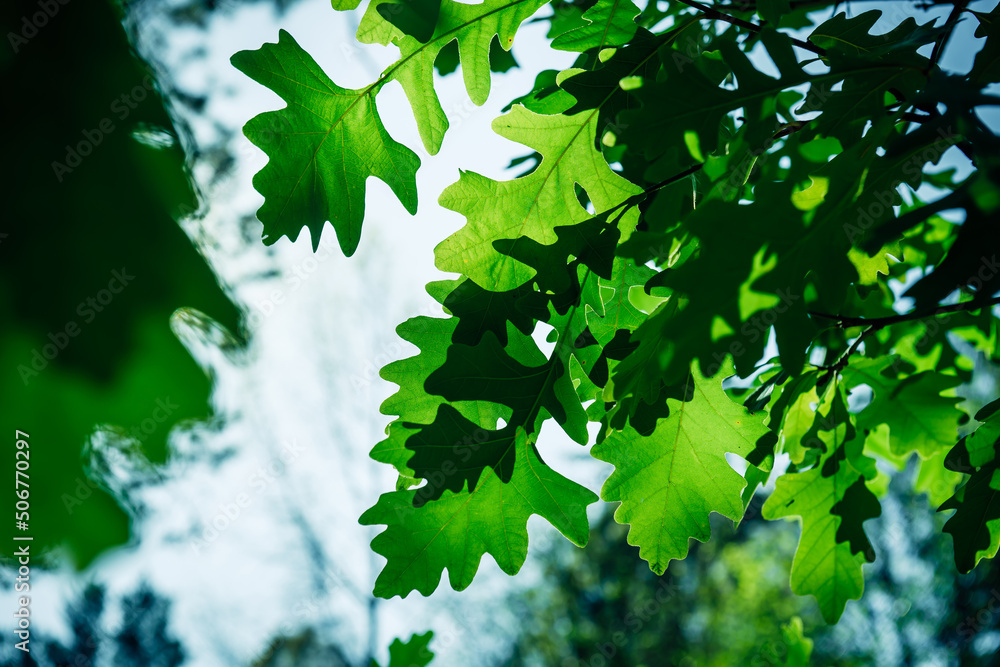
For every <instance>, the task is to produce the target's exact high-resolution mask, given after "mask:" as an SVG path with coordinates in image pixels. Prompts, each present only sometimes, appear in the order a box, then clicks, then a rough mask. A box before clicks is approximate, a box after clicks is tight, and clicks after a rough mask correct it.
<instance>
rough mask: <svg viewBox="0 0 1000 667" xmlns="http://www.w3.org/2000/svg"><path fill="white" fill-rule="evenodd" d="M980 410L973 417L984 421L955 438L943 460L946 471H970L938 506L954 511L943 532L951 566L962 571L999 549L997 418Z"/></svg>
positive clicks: (999, 438)
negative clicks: (948, 539) (949, 542)
mask: <svg viewBox="0 0 1000 667" xmlns="http://www.w3.org/2000/svg"><path fill="white" fill-rule="evenodd" d="M988 407H990V406H988ZM984 411H985V409H984ZM984 411H981V412H980V414H979V415H977V419H978V418H979V417H980V416H982V417H984V418H985V420H986V422H985V423H984V424H982V425H981V426H980V427H979V428H978V429H977V430H976V431H974V432H973V433H972V435H970V436H967V437H965V438H962V439H961V440H959V442H958V444H957V445H955V447H954V448H953V449H952V450H951V452H949V453H948V459H947V461H946V462H945V466H946V467H947V468H948V469H949V470H953V471H955V472H962V473H971V476H970V477H969V480H968V481H967V482H966V483H965V484H964V485H962V486H961V487H960V488H959V489H958V490H957V491H955V495H953V496H952V497H951V498H949V499H948V500H947V501H946V502H945V503H944V504H943V505H941V507H940V509H939V511H944V510H956V511H955V514H953V515H952V517H951V518H950V519H948V521H947V522H946V523H945V524H944V532H946V533H950V534H951V536H952V538H953V539H954V542H955V565H957V566H958V569H959V571H960V572H963V573H964V572H969V571H971V570H972V568H974V567H975V566H976V565H977V564H978V563H979V561H980V560H982V559H983V558H993V557H994V556H996V555H997V552H998V550H1000V434H998V432H1000V426H998V422H1000V417H998V415H997V413H995V412H991V413H987V414H983V412H984ZM980 432H982V433H980Z"/></svg>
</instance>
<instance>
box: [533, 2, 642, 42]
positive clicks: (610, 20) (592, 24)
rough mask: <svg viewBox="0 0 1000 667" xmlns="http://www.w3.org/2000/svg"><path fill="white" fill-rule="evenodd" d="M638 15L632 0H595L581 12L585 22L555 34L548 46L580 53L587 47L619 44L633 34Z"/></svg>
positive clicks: (629, 38) (630, 37)
mask: <svg viewBox="0 0 1000 667" xmlns="http://www.w3.org/2000/svg"><path fill="white" fill-rule="evenodd" d="M638 15H639V8H638V7H636V6H635V3H633V2H632V0H598V2H597V4H595V5H594V6H593V7H591V8H590V9H588V10H587V11H585V12H584V13H583V19H584V20H585V21H587V24H586V25H583V26H581V27H579V28H576V29H574V30H570V31H569V32H565V33H563V34H561V35H559V36H558V37H556V38H555V39H554V40H552V48H553V49H559V50H560V51H577V52H580V53H582V52H584V51H587V50H589V49H598V50H600V49H604V48H607V47H610V46H621V45H623V44H626V43H627V42H628V41H629V40H631V39H632V37H633V36H634V35H635V31H636V29H637V28H638V26H637V25H636V23H635V17H636V16H638Z"/></svg>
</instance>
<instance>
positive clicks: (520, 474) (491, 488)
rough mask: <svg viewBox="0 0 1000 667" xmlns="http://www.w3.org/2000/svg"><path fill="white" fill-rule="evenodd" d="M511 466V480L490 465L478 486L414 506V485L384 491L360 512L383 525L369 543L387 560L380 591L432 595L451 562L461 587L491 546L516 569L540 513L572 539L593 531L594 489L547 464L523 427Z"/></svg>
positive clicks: (580, 540) (582, 540) (506, 566)
mask: <svg viewBox="0 0 1000 667" xmlns="http://www.w3.org/2000/svg"><path fill="white" fill-rule="evenodd" d="M515 447H516V454H515V463H514V469H513V472H512V475H511V479H510V481H509V482H508V483H506V484H505V483H504V482H502V481H500V478H499V477H498V476H497V475H496V474H495V473H494V472H492V471H491V470H487V471H486V472H485V473H484V474H483V476H482V478H481V479H480V481H479V484H478V485H477V486H476V488H475V490H474V491H468V490H466V491H463V492H461V493H452V492H445V493H444V494H443V495H442V496H441V498H439V499H438V500H433V501H431V502H428V503H426V504H424V505H422V506H421V507H419V508H418V507H414V498H415V496H416V493H417V491H416V490H408V491H393V492H391V493H385V494H382V496H381V498H379V501H378V503H377V504H376V505H375V506H374V507H372V508H371V509H369V510H368V511H366V512H365V513H364V514H363V515H362V516H361V519H360V522H361V524H362V525H378V524H384V525H386V526H387V528H386V530H385V531H383V532H382V533H380V534H379V535H378V536H376V537H375V539H374V540H372V549H373V550H374V551H375V552H376V553H378V554H380V555H382V556H384V557H385V558H386V560H387V563H386V566H385V568H384V569H383V570H382V572H381V573H380V574H379V576H378V579H377V580H376V582H375V595H377V596H379V597H385V598H389V597H392V596H394V595H399V596H402V597H406V596H407V595H408V594H409V593H410V591H414V590H415V591H418V592H419V593H421V594H422V595H430V593H431V592H433V591H434V589H435V588H437V585H438V582H439V581H440V579H441V574H442V572H443V571H444V570H445V569H446V568H447V570H448V579H449V581H450V583H451V586H452V588H454V589H455V590H463V589H465V588H466V587H467V586H468V585H469V584H470V583H472V579H473V577H474V576H475V574H476V571H477V570H478V569H479V562H480V560H481V559H482V556H483V554H486V553H489V554H490V555H492V556H493V558H494V559H495V560H496V562H497V565H499V566H500V569H501V570H503V571H504V572H506V573H507V574H515V573H516V572H517V571H518V570H519V569H520V568H521V565H523V564H524V559H525V557H526V555H527V551H528V531H527V521H528V518H529V517H530V516H531V515H532V514H538V515H539V516H541V517H543V518H545V519H546V520H547V521H549V523H551V524H552V525H553V526H555V527H556V528H557V529H559V531H560V532H561V533H562V534H563V535H565V536H566V537H567V538H568V539H569V540H570V541H572V542H573V543H574V544H577V545H580V546H583V545H585V544H586V543H587V538H588V537H589V525H588V522H587V505H590V504H591V503H593V502H595V501H596V500H597V496H596V495H595V494H594V493H593V492H591V491H589V490H587V489H585V488H584V487H582V486H580V485H579V484H576V483H575V482H572V481H570V480H568V479H566V478H565V477H563V476H562V475H560V474H558V473H557V472H555V471H554V470H552V469H551V468H549V467H548V466H547V465H546V464H545V463H544V462H543V461H542V460H541V458H540V457H539V455H538V452H537V451H536V450H535V445H534V443H532V442H530V441H529V440H528V438H527V436H526V435H525V433H524V431H523V430H519V431H518V434H517V437H516V440H515Z"/></svg>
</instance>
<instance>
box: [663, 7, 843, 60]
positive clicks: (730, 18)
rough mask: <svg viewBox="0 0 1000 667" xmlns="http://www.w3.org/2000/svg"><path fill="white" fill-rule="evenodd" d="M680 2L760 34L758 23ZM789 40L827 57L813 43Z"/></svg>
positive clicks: (709, 16)
mask: <svg viewBox="0 0 1000 667" xmlns="http://www.w3.org/2000/svg"><path fill="white" fill-rule="evenodd" d="M678 2H680V3H681V4H685V5H687V6H688V7H693V8H694V9H697V10H698V11H699V12H702V13H704V14H705V16H707V17H708V18H710V19H715V20H717V21H725V22H726V23H731V24H733V25H737V26H739V27H741V28H746V29H747V30H750V31H751V32H756V33H759V32H760V26H759V25H757V24H756V23H751V22H750V21H745V20H743V19H738V18H736V17H735V16H730V15H729V14H723V13H722V12H720V11H719V10H717V9H714V8H712V7H710V6H708V5H704V4H702V3H700V2H696V1H695V0H678ZM789 39H791V40H792V44H794V45H795V46H797V47H799V48H800V49H805V50H806V51H811V52H813V53H815V54H816V55H818V56H825V55H826V50H825V49H823V48H820V47H818V46H816V45H815V44H813V43H812V42H806V41H803V40H801V39H796V38H794V37H790V38H789Z"/></svg>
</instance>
